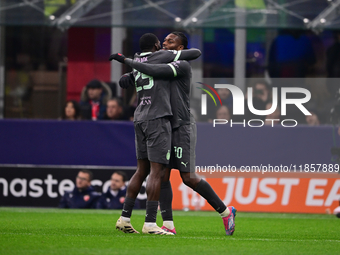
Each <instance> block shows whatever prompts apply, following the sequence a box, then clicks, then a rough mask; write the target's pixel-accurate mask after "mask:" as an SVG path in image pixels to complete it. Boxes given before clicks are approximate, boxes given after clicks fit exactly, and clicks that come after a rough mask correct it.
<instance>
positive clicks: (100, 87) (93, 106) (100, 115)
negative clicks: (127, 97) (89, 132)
mask: <svg viewBox="0 0 340 255" xmlns="http://www.w3.org/2000/svg"><path fill="white" fill-rule="evenodd" d="M111 97H112V91H111V89H110V87H109V86H108V85H107V84H106V83H105V82H101V81H99V80H92V81H90V82H89V83H88V84H87V85H86V87H84V88H83V91H82V93H81V100H80V109H81V116H82V118H83V119H85V120H102V119H104V115H105V112H106V103H107V101H108V100H109V99H110V98H111Z"/></svg>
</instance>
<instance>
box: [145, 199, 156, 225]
mask: <svg viewBox="0 0 340 255" xmlns="http://www.w3.org/2000/svg"><path fill="white" fill-rule="evenodd" d="M157 208H158V201H146V215H145V222H156V218H157Z"/></svg>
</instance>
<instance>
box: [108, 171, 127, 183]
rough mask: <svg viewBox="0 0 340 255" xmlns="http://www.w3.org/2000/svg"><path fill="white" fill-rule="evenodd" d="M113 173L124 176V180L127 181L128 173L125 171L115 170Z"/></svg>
mask: <svg viewBox="0 0 340 255" xmlns="http://www.w3.org/2000/svg"><path fill="white" fill-rule="evenodd" d="M112 174H118V175H120V176H122V177H123V182H126V181H127V176H126V173H125V172H123V171H115V172H113V173H112Z"/></svg>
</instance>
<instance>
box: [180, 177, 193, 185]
mask: <svg viewBox="0 0 340 255" xmlns="http://www.w3.org/2000/svg"><path fill="white" fill-rule="evenodd" d="M181 177H182V181H183V183H184V184H185V185H187V186H188V187H190V188H193V187H194V179H192V178H190V174H185V175H181Z"/></svg>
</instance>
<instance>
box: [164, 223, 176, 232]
mask: <svg viewBox="0 0 340 255" xmlns="http://www.w3.org/2000/svg"><path fill="white" fill-rule="evenodd" d="M163 226H164V227H166V228H168V229H170V230H171V229H174V228H175V226H174V222H173V221H163Z"/></svg>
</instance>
